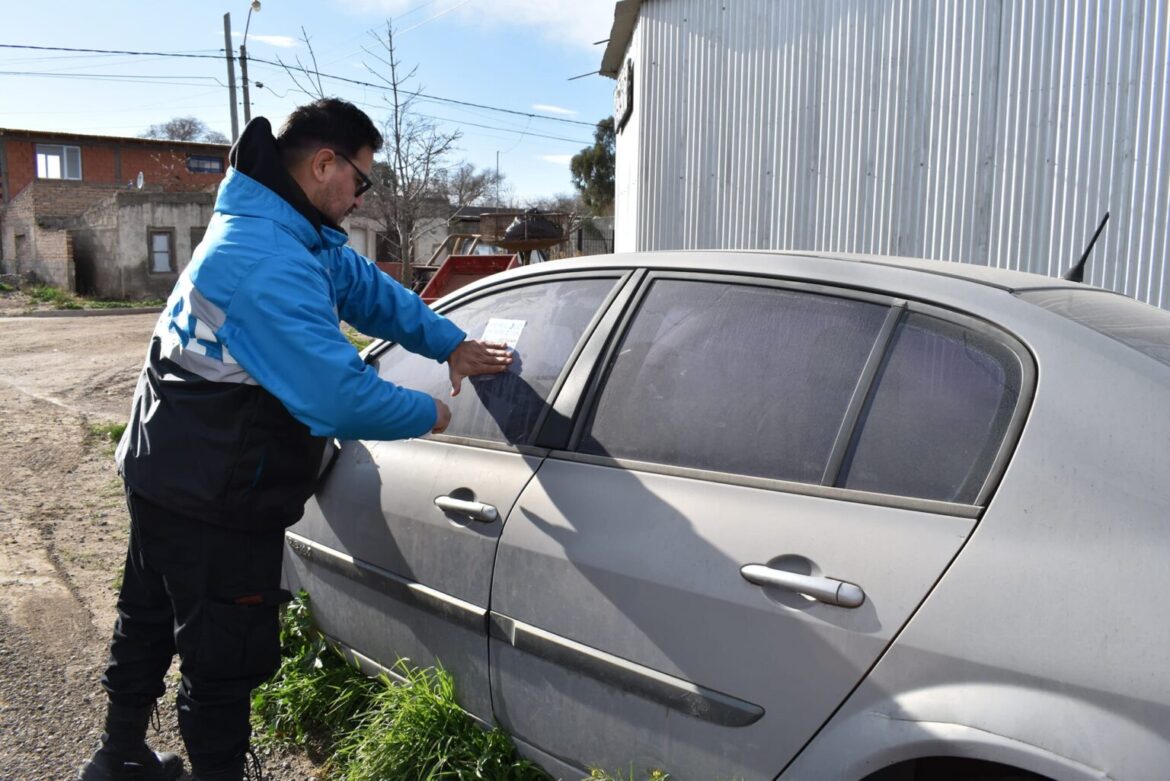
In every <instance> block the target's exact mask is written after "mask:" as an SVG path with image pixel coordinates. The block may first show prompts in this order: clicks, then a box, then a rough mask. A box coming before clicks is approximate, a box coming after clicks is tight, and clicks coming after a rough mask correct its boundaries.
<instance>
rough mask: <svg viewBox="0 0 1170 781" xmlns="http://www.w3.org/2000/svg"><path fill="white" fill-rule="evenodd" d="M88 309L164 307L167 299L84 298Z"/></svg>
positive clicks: (84, 303)
mask: <svg viewBox="0 0 1170 781" xmlns="http://www.w3.org/2000/svg"><path fill="white" fill-rule="evenodd" d="M81 302H82V306H84V307H85V308H86V309H162V308H163V307H164V306H165V305H166V303H167V302H166V301H164V300H163V299H161V298H144V299H142V300H139V301H112V300H109V299H104V298H83V299H81Z"/></svg>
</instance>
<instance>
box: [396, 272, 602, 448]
mask: <svg viewBox="0 0 1170 781" xmlns="http://www.w3.org/2000/svg"><path fill="white" fill-rule="evenodd" d="M614 282H615V280H614V279H575V280H559V281H551V282H543V283H539V284H532V285H526V286H524V287H518V288H512V289H509V290H505V291H501V292H499V293H494V294H489V295H486V296H483V297H481V298H477V299H475V300H474V301H470V302H468V303H467V304H464V305H463V306H460V307H458V308H456V309H454V310H452V311H449V312H445V313H444V314H445V315H446V316H447V317H448V318H449V319H450V320H451V321H452V322H454V323H455V324H456V325H458V326H459V327H460V328H462V329H463V330H464V331H465V332H466V333H467V334H468V336H469V337H471V338H475V339H482V338H483V337H484V335H485V330H486V329H487V328H488V326H489V324H490V325H491V326H492V328H493V329H494V330H495V331H496V332H498V333H502V332H505V331H507V329H508V328H511V329H512V333H513V334H516V333H518V334H519V337H518V340H517V341H516V342H515V349H514V352H513V363H512V365H511V366H510V367H509V370H508V371H507V372H506V373H504V374H500V375H492V376H485V377H473V378H471V379H469V380H464V382H463V390H462V391H461V392H460V394H459V395H458V396H455V397H451V395H450V393H451V383H450V380H449V379H448V375H447V365H446V364H445V363H443V364H440V363H436V362H435V361H432V360H430V359H429V358H424V357H422V356H420V355H415V354H414V353H411V352H408V351H407V350H405V349H403V348H402V347H393V348H391V349H390V350H389V351H388V352H386V353H385V354H383V355H381V356H379V358H378V359H377V361H376V366H377V368H378V376H380V377H382V378H383V379H385V380H389V381H390V382H393V383H395V384H396V385H401V386H403V387H406V388H412V389H414V390H420V391H422V392H423V393H428V394H430V395H431V396H434V397H436V398H439V399H442V400H443V401H445V402H446V403H447V405H448V406H450V408H451V425H450V426H449V427H448V428H447V431H446V433H447V434H448V435H450V436H457V437H469V438H472V439H484V440H490V441H495V442H508V443H511V444H515V445H522V444H527V443H528V442H530V441H531V439H532V437H533V434H534V433H535V432H534V431H533V427H534V426H535V424H536V419H537V417H538V416H539V415H540V412H541V410H542V409H543V406H544V403H545V401H547V400H548V396H549V393H550V392H551V391H552V387H553V384H554V383H555V382H556V379H557V377H558V376H559V375H560V373H561V369H563V368H564V365H565V362H566V361H567V360H568V358H569V354H570V353H571V352H572V351H573V347H574V346H576V344H577V342H578V341H579V340H580V338H581V336H582V334H584V332H585V328H586V326H587V325H588V324H589V322H590V320H591V319H592V318H593V316H594V314H596V312H597V310H598V308H599V307H600V306H601V303H602V301H603V300H604V299H605V296H606V294H607V293H609V291H610V290H611V289H612V288H613V286H614ZM506 321H510V322H506ZM501 329H503V331H501ZM488 335H489V336H490V335H491V334H488Z"/></svg>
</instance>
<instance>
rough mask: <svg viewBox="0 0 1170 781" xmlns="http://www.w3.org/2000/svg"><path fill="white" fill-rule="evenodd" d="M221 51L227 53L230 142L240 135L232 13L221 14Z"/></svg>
mask: <svg viewBox="0 0 1170 781" xmlns="http://www.w3.org/2000/svg"><path fill="white" fill-rule="evenodd" d="M223 51H224V54H226V55H227V69H228V98H229V101H230V102H229V105H230V106H231V109H232V143H233V144H234V143H236V139H237V138H239V137H240V120H239V117H238V116H237V115H236V65H235V62H234V61H233V60H232V15H231V14H230V13H229V14H224V15H223Z"/></svg>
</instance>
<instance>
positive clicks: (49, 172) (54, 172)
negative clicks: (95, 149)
mask: <svg viewBox="0 0 1170 781" xmlns="http://www.w3.org/2000/svg"><path fill="white" fill-rule="evenodd" d="M37 178H38V179H80V178H81V147H79V146H58V145H54V144H37Z"/></svg>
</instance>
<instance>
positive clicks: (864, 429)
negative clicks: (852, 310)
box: [838, 313, 1022, 504]
mask: <svg viewBox="0 0 1170 781" xmlns="http://www.w3.org/2000/svg"><path fill="white" fill-rule="evenodd" d="M1021 381H1022V367H1021V365H1020V361H1019V359H1018V358H1017V357H1016V355H1015V353H1013V352H1012V351H1011V350H1010V349H1009V348H1008V347H1007V346H1005V345H1004V344H1003V343H1001V342H1000V341H999V340H998V339H995V338H992V337H991V336H990V335H988V334H983V333H980V332H978V331H973V330H971V329H969V328H965V327H963V326H960V325H957V324H955V323H951V322H947V321H944V320H940V319H938V318H935V317H931V316H929V315H924V314H918V313H910V314H909V315H907V316H906V317H905V318H904V319H903V321H902V322H901V324H899V326H898V330H897V331H896V332H895V335H894V339H893V341H892V342H891V345H890V351H889V352H888V353H887V356H886V360H885V361H884V362H883V365H882V368H881V371H880V373H879V375H878V379H877V385H876V390H875V391H874V392H873V395H872V397H871V398H870V399H869V401H868V403H867V405H866V409H865V411H864V414H863V418H862V422H861V426H860V427H859V429H858V431H857V433H856V434H855V437H854V441H853V443H852V446H851V448H850V450H849V453H848V455H847V457H846V462H845V465H844V467H843V469H842V473H841V476H840V478H839V479H838V485H840V486H841V487H844V488H851V489H855V490H859V491H872V492H875V493H882V494H896V495H900V496H913V497H918V498H921V499H935V500H940V501H945V502H960V503H963V504H972V503H974V502H975V501H976V498H977V497H978V495H979V491H980V489H981V488H982V487H983V483H984V482H985V480H986V479H987V474H988V472H989V471H990V469H991V465H992V463H993V462H994V460H995V456H996V453H997V452H998V451H999V447H1000V443H1001V442H1003V438H1004V435H1005V433H1006V432H1007V428H1008V425H1009V423H1010V421H1011V417H1012V413H1013V411H1014V410H1015V408H1016V404H1017V403H1018V402H1019V398H1020V385H1021Z"/></svg>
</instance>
